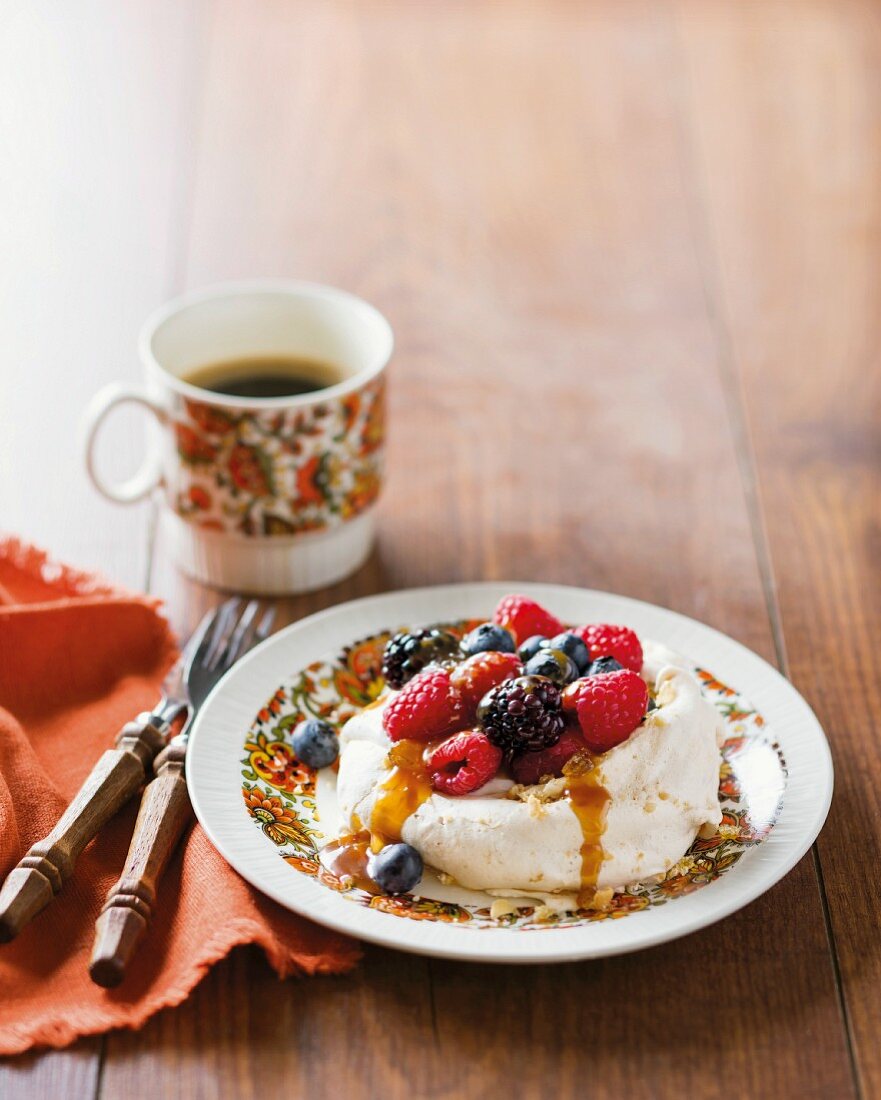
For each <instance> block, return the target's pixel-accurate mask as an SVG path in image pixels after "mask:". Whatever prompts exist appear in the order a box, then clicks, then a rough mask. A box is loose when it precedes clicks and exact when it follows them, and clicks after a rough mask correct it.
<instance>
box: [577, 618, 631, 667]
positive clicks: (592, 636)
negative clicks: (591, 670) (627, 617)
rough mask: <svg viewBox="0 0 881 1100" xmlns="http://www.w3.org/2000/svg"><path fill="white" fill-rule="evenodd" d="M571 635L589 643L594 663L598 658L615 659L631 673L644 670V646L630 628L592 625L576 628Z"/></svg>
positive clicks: (601, 624) (603, 624)
mask: <svg viewBox="0 0 881 1100" xmlns="http://www.w3.org/2000/svg"><path fill="white" fill-rule="evenodd" d="M571 633H573V634H577V635H578V637H579V638H581V639H582V641H584V642H586V643H587V645H588V646H589V648H590V656H591V658H592V659H593V660H594V661H595V660H597V658H598V657H614V658H615V660H616V661H620V662H621V664H622V665H623V666H624V667H625V668H629V669H630V670H631V672H639V671H640V669H641V668H642V646H641V645H640V642H639V638H637V636H636V634H635V633H634V632H633V631H632V630H631V629H630V627H629V626H613V625H612V624H611V623H590V624H589V625H588V626H579V627H576V628H575V630H573V631H572V632H571Z"/></svg>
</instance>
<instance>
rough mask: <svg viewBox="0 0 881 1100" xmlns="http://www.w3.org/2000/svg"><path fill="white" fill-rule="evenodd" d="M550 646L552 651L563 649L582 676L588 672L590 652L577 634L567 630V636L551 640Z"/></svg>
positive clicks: (559, 636)
mask: <svg viewBox="0 0 881 1100" xmlns="http://www.w3.org/2000/svg"><path fill="white" fill-rule="evenodd" d="M548 644H549V645H550V647H551V649H562V650H563V652H564V653H565V654H566V656H567V657H571V658H572V660H573V661H574V662H575V667H576V668H577V669H578V671H579V672H580V673H581V675H582V676H583V675H584V674H585V673H586V672H587V669H588V666H589V665H590V650H589V649H588V648H587V645H586V644H585V643H584V641H583V640H582V639H581V638H579V637H578V635H577V634H572V633H570V632H569V631H568V630H567V631H566V633H565V634H558V635H557V636H556V637H555V638H551V640H550V642H549V643H548Z"/></svg>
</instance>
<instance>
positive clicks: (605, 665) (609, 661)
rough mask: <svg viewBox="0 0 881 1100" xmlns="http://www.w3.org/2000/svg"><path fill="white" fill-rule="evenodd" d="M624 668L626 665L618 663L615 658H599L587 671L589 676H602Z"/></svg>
mask: <svg viewBox="0 0 881 1100" xmlns="http://www.w3.org/2000/svg"><path fill="white" fill-rule="evenodd" d="M623 667H624V665H622V664H621V663H620V662H619V661H616V660H615V658H614V657H597V659H596V660H595V661H593V662H592V663H591V666H590V668H589V669H588V670H587V675H588V676H601V675H602V674H603V673H604V672H618V671H619V670H620V669H622V668H623Z"/></svg>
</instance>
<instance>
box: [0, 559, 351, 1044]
mask: <svg viewBox="0 0 881 1100" xmlns="http://www.w3.org/2000/svg"><path fill="white" fill-rule="evenodd" d="M175 657H176V649H175V645H174V640H173V638H172V635H171V633H170V631H169V628H168V624H167V623H166V621H165V620H164V619H163V618H162V617H161V616H160V615H159V614H158V612H157V608H156V602H155V601H153V600H150V599H148V598H146V597H142V596H134V595H131V594H130V593H127V592H124V591H122V590H120V589H117V588H113V587H111V586H110V585H108V584H106V583H104V582H102V581H100V580H97V579H96V578H94V577H90V576H87V575H85V574H82V573H78V572H76V571H75V570H72V569H68V568H66V567H63V566H59V565H57V564H55V563H53V562H50V561H48V560H47V558H46V556H45V554H43V553H42V552H40V551H38V550H35V549H34V548H33V547H29V546H25V545H22V544H21V543H20V542H19V541H17V540H15V539H6V540H0V875H2V876H5V875H6V874H7V873H8V872H9V871H10V869H11V868H12V867H13V865H14V864H15V863H16V861H17V860H18V859H19V858H20V857H21V855H22V854H23V853H24V851H25V850H26V849H27V848H28V847H29V846H30V845H31V844H32V843H33V842H34V841H36V840H38V839H39V838H40V837H42V836H44V835H45V834H46V833H47V832H48V831H49V829H51V828H52V826H53V825H54V824H55V822H56V821H57V820H58V818H59V817H60V816H61V813H62V811H63V810H64V807H65V806H66V805H67V804H68V802H69V801H70V800H71V798H72V797H73V795H74V794H75V793H76V791H77V789H78V787H79V785H80V783H81V782H82V780H83V779H84V778H85V776H86V774H87V773H88V771H89V770H90V768H91V767H92V765H93V763H94V762H95V760H97V758H98V757H99V756H100V754H101V752H102V751H103V750H104V749H105V748H107V747H108V746H110V745H111V744H112V742H113V739H114V737H115V735H116V733H117V731H118V730H119V728H120V727H121V726H122V725H123V724H124V723H125V722H126V721H128V720H129V719H131V718H132V717H133V716H134V715H136V714H137V713H138V712H139V711H142V710H149V709H151V708H152V707H153V705H154V704H155V702H156V700H157V698H158V691H159V685H160V683H161V681H162V678H163V675H164V674H165V672H166V671H167V669H168V668H169V667H170V666H171V664H172V662H173V661H174V659H175ZM136 802H137V799H135V800H134V803H133V804H132V805H130V806H129V807H127V808H126V809H125V810H124V811H123V812H122V813H121V814H120V815H119V816H118V818H117V819H115V820H114V821H112V822H111V823H110V824H109V825H108V826H107V828H106V829H105V830H104V831H103V832H102V833H101V834H100V835H99V836H98V837H97V839H96V840H95V841H94V842H93V843H92V844H91V845H90V846H89V847H88V848H87V849H86V850H85V852H84V853H83V854H82V856H81V857H80V860H79V863H78V864H77V867H76V870H75V872H74V875H73V878H72V879H70V881H69V882H68V883H67V884H66V885H65V886H64V888H63V890H62V891H61V894H60V895H59V896H58V897H57V898H56V899H55V900H54V901H53V902H52V904H51V905H50V906H49V908H48V909H46V910H45V911H44V912H42V913H41V914H40V915H39V916H38V917H36V918H35V919H34V921H33V922H32V923H31V924H30V925H29V926H28V927H27V928H26V929H25V930H24V931H23V932H22V933H21V935H20V936H19V937H18V938H17V939H16V940H14V941H13V942H12V943H9V944H0V1054H13V1053H16V1052H18V1051H23V1050H27V1049H28V1048H30V1047H32V1046H37V1045H48V1046H55V1047H61V1046H66V1045H67V1044H68V1043H71V1042H72V1041H73V1040H74V1039H76V1038H77V1036H80V1035H89V1034H93V1033H95V1032H101V1031H106V1030H108V1029H109V1028H114V1027H130V1028H138V1027H140V1026H141V1025H142V1024H143V1023H144V1022H145V1020H146V1019H147V1018H148V1017H149V1016H150V1015H152V1013H154V1012H156V1011H157V1010H158V1009H160V1008H165V1007H166V1006H168V1005H175V1004H179V1003H180V1002H181V1001H182V1000H184V998H185V997H186V996H187V994H188V993H189V992H190V990H191V989H192V988H193V987H194V986H195V984H196V983H197V982H198V981H199V980H200V978H201V977H202V976H203V975H204V974H205V973H206V972H207V970H208V968H209V967H210V966H211V965H212V963H214V962H216V961H217V960H218V959H222V958H223V957H224V956H225V955H226V954H227V953H228V952H229V951H230V949H231V948H233V947H235V946H236V945H237V944H244V943H258V944H260V946H261V947H262V948H263V950H264V951H265V952H266V954H267V957H268V959H269V961H270V963H271V964H272V966H273V967H274V968H275V969H276V970H277V971H278V973H279V975H280V976H281V977H284V976H286V975H288V974H294V973H306V974H316V973H338V972H340V971H343V970H347V969H348V968H349V967H351V966H353V965H354V964H355V962H356V961H357V958H358V948H357V946H356V944H354V943H353V942H352V941H350V940H347V939H345V938H344V937H342V936H338V935H336V934H334V933H332V932H330V931H327V930H325V929H323V928H319V927H318V926H317V925H314V924H311V923H309V922H308V921H306V920H303V919H301V918H300V917H297V916H294V915H293V914H292V913H289V912H287V911H286V910H284V909H282V908H281V907H280V906H278V905H276V904H275V903H274V902H271V901H269V900H268V899H267V898H264V897H262V896H261V895H260V894H258V893H256V892H255V891H253V890H251V889H250V887H248V886H247V884H246V883H245V882H244V880H243V879H241V878H239V876H238V875H237V874H236V873H235V872H234V871H233V870H232V869H231V868H230V867H228V866H227V864H226V863H224V861H223V860H222V859H221V858H220V856H219V855H218V854H217V852H216V851H215V850H214V848H213V847H212V846H211V844H210V843H209V841H208V839H207V837H206V836H205V834H204V833H203V832H202V830H201V828H199V827H198V826H196V827H195V828H194V829H193V830H192V831H191V832H190V834H189V835H188V837H187V839H186V840H185V842H184V843H183V844H182V846H181V849H180V850H179V851H178V853H177V854H176V856H175V857H174V859H173V860H172V863H171V864H170V866H169V867H168V869H167V870H166V873H165V875H164V877H163V879H162V881H161V883H160V894H159V904H158V905H157V909H156V913H155V915H154V918H153V922H152V925H151V927H150V929H149V931H148V932H147V935H146V936H145V937H144V940H143V941H142V943H141V945H140V948H139V950H138V952H137V955H136V957H135V959H134V960H133V962H132V964H131V969H130V973H129V974H128V975H127V977H126V980H125V981H124V982H123V984H122V986H120V987H119V988H118V989H116V990H104V989H100V988H99V987H98V986H96V985H93V984H92V982H91V981H90V980H89V976H88V973H87V967H88V963H89V957H90V954H91V948H92V939H93V934H94V925H95V918H96V917H97V916H98V913H99V911H100V909H101V906H102V904H103V902H104V897H105V895H106V893H107V891H108V890H109V888H110V887H111V886H112V885H113V883H114V882H115V880H116V879H117V877H118V876H119V873H120V871H121V870H122V865H123V861H124V859H125V854H126V851H127V849H128V843H129V840H130V838H131V833H132V828H133V825H134V818H135V811H136V808H137V807H136Z"/></svg>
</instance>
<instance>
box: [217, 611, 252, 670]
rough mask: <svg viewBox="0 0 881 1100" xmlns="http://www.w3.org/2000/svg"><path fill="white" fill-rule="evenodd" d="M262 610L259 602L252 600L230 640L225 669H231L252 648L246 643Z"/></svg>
mask: <svg viewBox="0 0 881 1100" xmlns="http://www.w3.org/2000/svg"><path fill="white" fill-rule="evenodd" d="M259 610H260V601H259V600H250V601H249V602H248V604H247V605H246V607H245V610H244V611H243V612H242V617H241V618H240V619H239V621H238V624H237V625H236V628H235V630H233V632H232V635H231V637H230V639H229V645H228V646H227V647H226V649H225V650H224V651H223V658H222V661H223V667H224V668H229V667H230V665H233V664H235V662H236V661H237V660H238V659H239V657H241V655H242V654H243V653H244V652H245V650H246V649H248V648H250V647H249V646H248V645H247V644H246V643H247V641H248V633H249V631H250V629H251V626H252V625H253V623H254V620H255V619H256V618H257V612H258V611H259Z"/></svg>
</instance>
